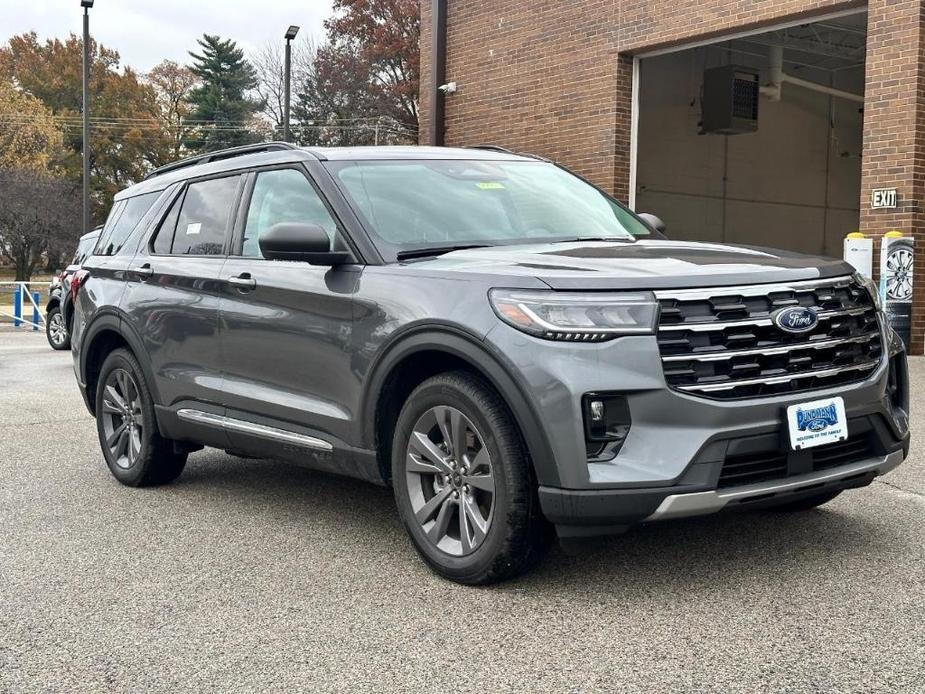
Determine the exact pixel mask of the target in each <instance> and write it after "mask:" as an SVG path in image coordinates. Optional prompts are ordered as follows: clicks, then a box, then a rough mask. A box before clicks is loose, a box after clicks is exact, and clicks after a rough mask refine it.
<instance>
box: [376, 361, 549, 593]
mask: <svg viewBox="0 0 925 694" xmlns="http://www.w3.org/2000/svg"><path fill="white" fill-rule="evenodd" d="M433 408H450V409H451V410H456V411H458V412H460V413H462V414H463V415H464V417H465V418H467V419H468V421H469V423H471V424H472V425H473V427H474V430H477V434H476V433H474V431H473V430H469V432H470V435H473V436H476V437H478V438H466V439H465V440H466V441H478V444H477V445H478V446H479V449H480V450H481V449H485V450H486V451H487V453H488V455H489V460H490V468H489V469H490V472H491V475H492V476H493V490H492V498H493V505H492V506H491V508H492V510H491V511H490V512H489V516H488V520H489V523H488V528H487V531H486V532H485V533H484V536H483V539H481V540H480V542H481V544H479V545H478V546H477V547H476V548H475V549H474V550H471V553H469V554H465V555H463V556H457V555H454V554H451V553H448V552H447V551H444V550H443V549H441V548H440V547H438V546H437V544H436V543H435V542H434V541H432V540H431V539H430V538H429V537H428V534H427V532H426V531H425V530H424V526H423V525H422V523H420V522H419V521H418V519H417V518H416V517H415V511H414V506H413V504H412V499H411V497H412V494H413V493H415V492H413V491H412V488H413V484H414V483H413V482H409V479H408V478H409V475H408V474H407V471H406V467H407V464H408V463H407V459H408V457H409V453H408V446H409V441H410V440H411V435H412V433H413V431H414V428H415V426H416V425H418V426H420V422H421V421H423V418H424V416H425V415H426V414H428V413H429V412H430V411H431V410H433ZM473 445H476V444H473ZM467 450H468V444H467ZM473 469H474V466H473ZM467 470H468V464H467ZM411 474H412V476H413V475H414V474H415V473H414V471H412V473H411ZM473 474H474V473H473ZM438 477H443V475H440V476H438ZM469 479H470V480H471V479H472V478H471V477H470V478H469ZM457 483H458V480H457ZM436 484H437V482H435V486H436ZM444 484H446V485H447V488H448V487H449V486H450V483H449V482H444ZM392 485H393V487H394V491H395V500H396V504H397V506H398V512H399V516H400V517H401V520H402V523H403V524H404V526H405V529H406V531H407V532H408V535H409V537H410V538H411V541H412V543H413V544H414V546H415V548H416V549H417V551H418V553H419V554H420V555H421V557H423V559H424V560H425V561H426V562H427V564H428V565H429V566H430V567H431V568H432V569H433V570H434V571H435V572H436V573H438V574H439V575H441V576H443V577H445V578H448V579H450V580H453V581H456V582H458V583H463V584H467V585H484V584H488V583H495V582H498V581H503V580H506V579H509V578H513V577H514V576H517V575H518V574H520V573H522V572H523V571H525V570H526V569H527V568H529V567H530V566H531V565H532V564H533V563H534V562H535V561H536V560H537V559H538V557H539V556H540V555H541V554H542V550H543V548H544V546H545V540H546V535H547V532H546V531H547V528H548V526H547V524H546V521H545V520H544V519H543V517H542V515H541V513H540V510H539V499H538V497H537V490H536V483H535V481H534V476H533V472H532V465H531V462H530V458H529V456H528V454H527V451H526V447H525V446H524V443H523V440H522V437H521V435H520V432H519V431H518V429H517V426H516V425H515V423H514V421H513V419H512V417H511V414H510V412H509V411H508V409H507V407H506V405H505V404H504V402H503V401H502V400H501V398H500V397H499V396H498V394H497V393H496V392H495V391H494V389H492V388H491V386H489V385H488V384H487V383H485V382H484V381H483V380H482V379H480V378H478V377H477V376H475V375H473V374H470V373H467V372H464V371H456V372H449V373H445V374H441V375H438V376H435V377H433V378H431V379H429V380H427V381H425V382H424V383H422V384H421V385H420V386H418V387H417V388H416V389H415V390H414V391H413V392H412V393H411V395H410V396H409V397H408V399H407V401H406V402H405V404H404V406H403V407H402V410H401V414H400V415H399V417H398V422H397V423H396V427H395V436H394V440H393V445H392ZM422 486H423V487H424V488H425V490H426V489H427V484H426V483H425V484H422ZM465 489H466V490H467V491H466V492H465V493H463V498H462V499H461V500H460V501H456V502H452V503H454V504H458V505H457V506H455V508H456V511H455V512H452V511H451V513H456V514H460V513H462V512H463V508H462V504H463V502H464V501H466V499H468V498H474V497H472V496H470V494H474V495H478V494H481V493H482V492H480V491H478V490H477V489H475V486H473V488H472V491H471V492H470V491H468V490H469V487H468V486H466V487H465ZM454 493H456V492H454ZM432 494H433V496H436V495H437V492H436V491H433V492H432ZM431 498H433V497H431ZM457 498H459V497H457ZM436 515H439V514H436ZM455 518H456V519H457V522H460V521H459V516H458V515H456V516H455ZM436 522H437V521H436V520H435V521H434V523H435V524H436ZM449 523H452V521H449V522H448V524H449ZM457 527H459V526H457ZM460 544H461V543H460Z"/></svg>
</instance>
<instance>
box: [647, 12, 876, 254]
mask: <svg viewBox="0 0 925 694" xmlns="http://www.w3.org/2000/svg"><path fill="white" fill-rule="evenodd" d="M866 39H867V14H866V13H859V14H853V15H848V16H839V17H837V18H832V19H826V20H820V21H817V22H813V23H808V24H803V25H799V26H792V27H788V28H782V29H778V30H774V31H768V32H765V33H762V34H756V35H751V36H745V37H739V38H735V39H732V40H728V41H722V42H718V43H714V44H710V45H706V46H699V47H697V48H690V49H686V50H679V51H676V52H672V53H666V54H663V55H657V56H652V57H643V58H641V59H640V61H639V72H638V75H637V77H638V80H639V82H638V105H637V108H638V111H637V117H638V134H637V139H636V143H635V144H636V147H637V150H636V175H635V209H637V210H638V211H641V212H652V213H654V214H656V215H658V216H659V217H661V218H662V219H663V220H664V221H665V222H666V223H667V225H668V234H669V236H670V237H672V238H675V239H689V240H698V241H718V242H725V243H740V244H750V245H759V246H773V247H779V248H786V249H789V250H794V251H802V252H807V253H824V254H826V255H835V256H840V255H841V252H842V240H843V238H844V236H845V235H846V234H847V233H849V232H851V231H854V230H856V229H857V228H858V223H859V215H860V209H859V205H860V190H861V148H862V139H863V119H864V110H863V94H864V67H865V65H864V60H865V54H866Z"/></svg>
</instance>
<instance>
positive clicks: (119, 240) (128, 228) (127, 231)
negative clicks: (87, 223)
mask: <svg viewBox="0 0 925 694" xmlns="http://www.w3.org/2000/svg"><path fill="white" fill-rule="evenodd" d="M159 195H160V192H155V193H145V194H144V195H136V196H135V197H134V198H129V199H128V200H125V201H124V206H123V207H122V209H121V213H120V214H119V216H118V217H117V218H116V220H115V223H114V224H113V225H111V226H110V225H109V223H108V222H107V224H106V228H105V229H103V233H102V234H100V241H99V243H98V244H97V246H96V254H97V255H115V254H116V253H118V252H119V251H120V250H122V246H123V245H125V242H126V241H127V240H128V237H129V236H131V234H132V232H133V231H134V230H135V227H136V226H138V222H140V221H141V218H142V217H144V216H145V213H147V211H148V210H150V209H151V205H153V204H154V201H155V200H157V198H158V196H159ZM113 213H115V209H113Z"/></svg>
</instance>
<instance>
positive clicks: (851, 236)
mask: <svg viewBox="0 0 925 694" xmlns="http://www.w3.org/2000/svg"><path fill="white" fill-rule="evenodd" d="M845 238H849V239H866V238H867V237H866V236H864V234H862V233H861V232H860V231H852V232H851V233H850V234H848V236H846V237H845Z"/></svg>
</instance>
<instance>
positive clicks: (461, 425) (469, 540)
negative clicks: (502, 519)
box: [405, 406, 495, 556]
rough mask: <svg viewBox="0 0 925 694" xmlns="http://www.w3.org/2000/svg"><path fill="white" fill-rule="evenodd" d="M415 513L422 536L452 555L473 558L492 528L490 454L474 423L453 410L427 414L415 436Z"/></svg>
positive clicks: (410, 479) (411, 468) (410, 467)
mask: <svg viewBox="0 0 925 694" xmlns="http://www.w3.org/2000/svg"><path fill="white" fill-rule="evenodd" d="M405 477H406V480H405V481H406V484H407V485H408V494H409V497H410V499H411V508H412V510H413V511H414V516H415V518H416V520H417V522H418V523H419V524H420V526H421V528H422V529H423V531H424V534H425V535H426V536H427V538H428V539H429V540H430V542H431V543H433V544H434V545H435V546H436V547H437V548H438V549H440V550H442V551H443V552H446V553H447V554H450V555H453V556H465V555H467V554H471V553H472V552H474V551H475V550H476V549H478V548H479V546H481V544H482V543H483V542H484V541H485V538H486V537H487V535H488V531H489V529H490V528H491V522H492V512H493V510H494V505H495V480H494V472H493V469H492V461H491V455H490V454H489V452H488V448H486V446H485V441H484V439H483V438H482V436H481V434H480V433H479V432H478V430H477V429H476V428H475V425H474V424H473V423H472V421H471V420H470V419H469V418H468V417H466V416H465V415H464V414H463V413H462V412H460V411H459V410H457V409H456V408H455V407H449V406H438V407H432V408H431V409H429V410H427V412H425V413H424V414H423V415H422V416H421V417H420V419H418V421H417V423H416V424H415V425H414V428H413V429H412V431H411V437H410V439H409V441H408V449H407V454H406V461H405Z"/></svg>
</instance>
